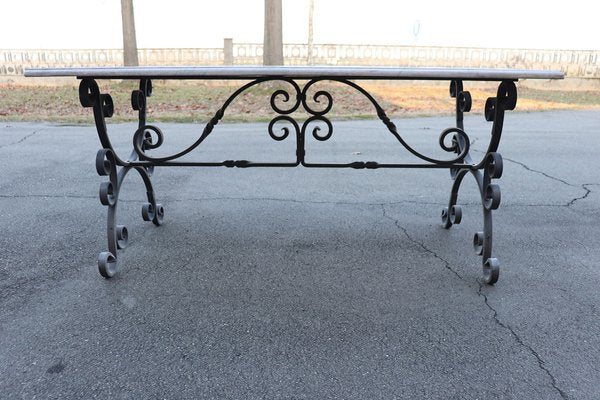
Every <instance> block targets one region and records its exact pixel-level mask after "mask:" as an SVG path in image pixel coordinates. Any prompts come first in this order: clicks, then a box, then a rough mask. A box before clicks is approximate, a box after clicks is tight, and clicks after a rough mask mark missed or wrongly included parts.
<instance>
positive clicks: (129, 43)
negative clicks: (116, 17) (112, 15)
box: [121, 0, 139, 66]
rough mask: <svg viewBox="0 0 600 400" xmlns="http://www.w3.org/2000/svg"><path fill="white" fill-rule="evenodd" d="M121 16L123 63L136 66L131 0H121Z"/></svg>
mask: <svg viewBox="0 0 600 400" xmlns="http://www.w3.org/2000/svg"><path fill="white" fill-rule="evenodd" d="M121 16H122V19H123V63H124V64H125V66H132V65H133V66H137V65H139V62H138V53H137V41H136V38H135V19H134V17H133V0H121Z"/></svg>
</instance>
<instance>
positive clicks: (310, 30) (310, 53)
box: [308, 0, 315, 65]
mask: <svg viewBox="0 0 600 400" xmlns="http://www.w3.org/2000/svg"><path fill="white" fill-rule="evenodd" d="M314 13H315V0H308V65H313V64H314V58H313V57H314V56H313V15H314Z"/></svg>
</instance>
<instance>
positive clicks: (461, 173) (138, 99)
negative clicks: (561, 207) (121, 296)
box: [79, 77, 517, 284]
mask: <svg viewBox="0 0 600 400" xmlns="http://www.w3.org/2000/svg"><path fill="white" fill-rule="evenodd" d="M268 81H279V82H285V83H286V84H288V85H291V87H292V88H293V91H292V93H290V92H289V91H286V90H283V89H278V90H275V91H274V92H273V93H272V95H271V99H270V104H271V108H272V109H273V110H274V111H275V112H276V113H277V114H278V116H277V117H275V118H273V120H271V122H270V123H269V125H268V134H269V135H270V136H271V138H273V139H274V140H277V141H280V140H284V139H286V138H287V137H288V136H289V135H290V133H292V132H291V130H290V128H289V127H287V126H286V127H282V128H281V130H280V131H279V132H276V130H275V129H274V128H275V125H276V124H278V123H282V122H283V123H287V124H289V125H291V126H292V128H293V131H294V132H293V133H294V134H295V139H296V160H295V161H294V162H289V163H265V162H251V161H248V160H225V161H222V162H188V161H176V160H177V159H178V158H180V157H183V156H184V155H186V154H188V153H190V152H191V151H192V150H194V149H195V148H196V147H198V146H199V145H200V144H201V143H202V142H203V141H204V140H205V139H206V138H207V137H208V136H209V135H210V134H211V132H212V131H213V129H214V127H215V125H216V124H218V123H219V121H220V120H221V119H222V118H223V116H224V115H225V111H226V110H227V108H228V106H229V105H230V104H231V103H232V101H233V100H234V99H235V98H236V97H237V96H238V95H240V94H241V93H243V92H244V91H246V90H247V89H249V88H251V87H253V86H255V85H258V84H260V83H263V82H268ZM321 81H334V82H339V83H342V84H344V85H347V86H349V87H351V88H353V89H354V90H357V91H358V92H360V93H361V94H363V95H364V96H365V97H366V98H367V99H368V100H369V101H370V102H371V104H372V105H373V107H374V109H375V111H376V114H377V117H378V118H379V119H380V120H381V121H382V122H383V124H384V125H385V127H386V128H387V129H388V131H389V132H390V133H391V134H392V135H393V136H394V137H395V138H396V139H397V140H398V142H399V143H400V144H401V145H402V146H403V147H404V148H405V149H406V150H408V151H409V152H410V153H411V154H413V155H414V156H415V157H417V158H419V159H421V160H422V161H424V163H420V164H416V163H415V164H389V163H387V164H384V163H377V162H375V161H368V162H364V161H355V162H351V163H309V162H307V161H306V160H305V154H306V150H305V139H306V136H307V130H308V129H309V126H310V125H311V124H312V125H315V126H314V127H313V129H312V131H311V133H312V136H313V137H314V138H315V139H316V140H319V141H325V140H328V139H329V138H330V137H331V136H332V134H333V125H332V123H331V122H330V120H329V119H328V118H327V116H326V115H327V113H328V112H329V111H330V110H331V107H332V105H333V98H332V96H331V94H330V93H328V92H327V91H324V90H319V91H316V92H315V93H314V95H313V96H312V101H313V102H314V103H315V105H317V106H321V107H320V109H319V110H317V109H315V108H314V105H313V106H311V105H309V104H308V99H309V96H308V94H307V93H308V90H309V88H311V87H312V86H313V85H314V84H316V83H318V82H321ZM151 94H152V83H151V80H150V79H147V78H142V79H140V85H139V89H138V90H134V91H133V92H132V94H131V106H132V108H133V109H134V110H137V111H138V113H139V117H138V120H139V123H138V129H137V130H136V132H135V133H134V135H133V151H132V153H131V155H130V156H129V158H128V159H126V160H123V159H121V158H119V156H118V155H117V154H116V152H115V151H114V149H113V147H112V144H111V141H110V139H109V136H108V132H107V127H106V121H105V119H106V118H110V117H111V116H112V115H113V111H114V106H113V101H112V99H111V97H110V95H108V94H102V93H100V90H99V87H98V84H97V83H96V81H95V80H94V79H93V78H83V79H82V81H81V84H80V87H79V98H80V101H81V105H82V106H83V107H92V108H93V111H94V120H95V124H96V128H97V131H98V136H99V138H100V142H101V144H102V149H101V150H99V151H98V154H97V157H96V170H97V171H98V174H100V175H103V176H108V181H107V182H103V183H102V184H101V185H100V201H101V203H102V204H103V205H105V206H107V207H108V217H107V238H108V251H105V252H102V253H100V255H99V257H98V268H99V271H100V274H101V275H102V276H104V277H105V278H110V277H112V276H113V275H114V274H115V273H116V271H117V262H118V254H117V253H118V250H119V249H123V248H124V247H125V246H126V245H127V239H128V232H127V228H126V227H125V226H123V225H117V206H118V201H119V192H120V189H121V186H122V184H123V180H124V179H125V177H126V175H127V173H128V172H129V171H130V170H132V169H133V170H135V171H137V172H138V173H139V175H140V176H141V178H142V180H143V182H144V185H145V186H146V192H147V203H145V204H143V206H142V217H143V219H144V220H145V221H152V222H153V223H154V224H155V225H157V226H158V225H161V223H162V220H163V216H164V208H163V206H162V205H161V204H160V203H157V202H156V198H155V195H154V190H153V188H152V181H151V175H152V172H153V169H154V167H157V166H201V167H218V166H223V167H239V168H249V167H296V166H300V165H301V166H305V167H316V168H355V169H363V168H366V169H377V168H442V169H449V170H450V174H451V178H452V179H453V185H452V188H451V191H450V199H449V202H448V207H447V208H444V209H443V210H442V224H443V226H444V228H447V229H448V228H450V227H451V226H452V225H456V224H459V223H460V222H461V219H462V210H461V207H460V206H459V205H457V204H456V202H457V198H458V192H459V190H460V186H461V183H462V182H463V178H464V177H465V175H467V174H469V173H470V174H472V175H473V177H474V178H475V181H476V182H477V185H478V187H479V192H480V196H481V203H482V209H483V231H480V232H476V233H475V235H474V237H473V246H474V249H475V253H476V254H477V255H479V256H481V257H482V265H483V280H484V281H485V282H486V283H488V284H494V283H495V282H496V281H497V280H498V276H499V271H500V263H499V262H498V259H497V258H494V257H492V236H493V231H492V211H493V210H495V209H497V208H498V206H499V205H500V187H499V186H498V185H497V184H496V183H493V181H492V180H493V179H498V178H500V177H501V175H502V157H501V156H500V154H499V153H497V149H498V145H499V142H500V137H501V135H502V126H503V122H504V112H505V111H506V110H513V109H514V108H515V105H516V101H517V90H516V87H515V84H514V82H513V80H502V81H500V83H499V86H498V90H497V95H496V97H491V98H488V99H487V101H486V104H485V119H486V120H487V121H491V122H493V125H492V132H491V138H490V142H489V145H488V148H487V151H486V152H485V155H484V157H483V158H482V159H481V161H479V162H477V163H475V162H474V161H473V159H472V158H471V155H470V153H469V146H470V141H469V137H468V136H467V134H466V133H465V131H464V124H463V114H464V113H465V112H468V111H470V109H471V95H470V93H469V92H468V91H465V90H463V81H462V80H458V79H454V80H452V81H451V84H450V95H451V96H452V97H453V98H455V99H456V126H455V127H451V128H448V129H446V130H444V131H443V132H442V133H441V134H440V137H439V145H440V146H441V148H442V149H443V150H445V151H447V152H450V153H455V156H454V157H453V158H451V159H448V160H439V159H436V158H432V157H428V156H426V155H424V154H422V153H420V152H418V151H416V150H415V149H413V148H412V147H411V146H410V145H409V144H408V143H407V142H405V141H404V139H403V138H402V137H401V136H400V134H399V133H398V130H397V128H396V125H395V124H394V123H393V122H392V121H391V120H390V119H389V118H388V116H387V115H386V113H385V111H384V110H383V109H382V107H381V106H380V105H379V104H378V103H377V101H376V100H375V99H374V98H373V97H372V96H371V95H370V94H369V93H368V92H367V91H366V90H365V89H363V88H362V87H360V86H359V85H357V84H356V83H354V82H353V81H351V80H349V79H347V78H344V77H323V78H313V79H309V80H308V82H307V83H306V84H305V85H304V86H303V87H301V86H300V85H299V84H298V83H297V81H296V80H295V79H293V78H285V77H265V78H257V79H254V80H252V81H251V82H250V83H247V84H245V85H244V86H242V87H241V88H240V89H238V90H237V91H235V92H234V93H233V94H232V95H231V96H230V97H229V98H228V99H227V100H226V101H225V103H224V104H223V106H222V107H221V108H220V109H219V110H218V111H217V112H216V113H215V115H214V116H213V118H212V119H211V120H210V121H209V122H208V123H207V124H206V126H205V127H204V130H203V132H202V134H201V135H200V137H199V138H198V139H197V140H196V141H195V142H194V143H193V144H192V145H191V146H189V147H188V148H186V149H184V150H182V151H180V152H178V153H176V154H172V155H169V156H163V157H153V156H151V155H150V154H148V151H149V150H152V149H156V148H158V147H160V146H161V145H162V144H163V141H164V136H163V133H162V131H161V130H160V129H159V128H158V127H156V126H154V125H148V124H147V123H146V103H147V99H148V97H150V96H151ZM278 100H279V102H280V103H284V104H286V105H288V107H286V108H281V107H280V106H279V105H277V101H278ZM300 107H302V109H303V110H305V111H306V112H308V114H309V115H310V117H309V118H308V119H306V120H305V121H304V122H303V123H302V124H301V125H300V124H299V123H298V122H297V121H296V120H295V119H294V118H292V117H291V116H290V114H292V113H293V112H294V111H296V110H298V109H299V108H300ZM315 122H320V123H322V124H323V123H324V124H325V126H326V127H327V131H326V132H321V128H320V127H319V126H316V124H315Z"/></svg>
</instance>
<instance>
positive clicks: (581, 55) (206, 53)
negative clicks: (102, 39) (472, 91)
mask: <svg viewBox="0 0 600 400" xmlns="http://www.w3.org/2000/svg"><path fill="white" fill-rule="evenodd" d="M262 51H263V48H262V44H258V43H232V41H231V40H228V39H226V40H225V46H224V48H196V49H139V60H140V65H211V64H213V65H214V64H216V65H218V64H224V63H225V61H226V60H227V63H233V64H254V65H258V64H262ZM311 53H312V60H313V64H318V65H388V66H435V67H473V68H476V67H490V68H523V69H558V70H562V71H563V72H565V73H566V74H567V76H568V77H576V78H600V51H598V50H591V51H585V50H537V49H499V48H468V47H425V46H381V45H336V44H315V45H314V46H313V47H312V50H311ZM308 55H309V49H308V46H307V45H306V44H286V45H284V59H285V63H286V64H288V65H306V64H307V60H308ZM122 64H123V51H122V50H120V49H81V50H79V49H78V50H64V49H50V50H0V75H13V76H14V75H21V74H22V73H23V68H27V67H75V66H81V67H85V66H120V65H122Z"/></svg>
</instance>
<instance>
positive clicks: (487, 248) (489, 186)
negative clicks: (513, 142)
mask: <svg viewBox="0 0 600 400" xmlns="http://www.w3.org/2000/svg"><path fill="white" fill-rule="evenodd" d="M450 95H451V96H452V97H455V98H456V124H457V127H459V128H460V129H464V127H463V113H464V112H468V111H469V110H470V108H471V96H470V94H469V92H465V91H463V87H462V82H461V81H452V83H451V84H450ZM516 100H517V92H516V86H515V84H514V83H513V82H512V81H503V82H502V83H501V84H500V86H499V87H498V94H497V97H491V98H489V99H488V100H487V101H486V106H485V118H486V120H487V121H493V122H494V124H493V127H492V137H491V139H490V144H489V146H488V149H487V151H486V154H485V156H484V158H483V160H482V161H481V162H480V163H479V164H474V163H473V161H472V159H471V157H470V155H468V154H467V156H465V163H468V164H472V165H473V168H471V169H460V170H455V169H451V171H450V172H451V178H452V179H453V180H454V182H453V184H452V188H451V191H450V199H449V201H448V207H447V208H444V209H443V210H442V226H443V227H444V228H446V229H449V228H450V227H451V226H452V225H454V224H459V223H460V222H461V219H462V209H461V208H460V206H459V205H457V204H456V203H457V200H458V192H459V190H460V185H461V183H462V181H463V178H464V177H465V175H467V174H468V173H471V174H472V175H473V177H474V178H475V181H476V182H477V186H478V188H479V192H480V195H481V203H482V208H483V231H479V232H476V233H475V235H474V236H473V248H474V250H475V254H477V255H479V256H481V257H482V266H483V280H484V282H485V283H487V284H490V285H492V284H494V283H496V282H497V281H498V277H499V274H500V262H499V261H498V259H497V258H495V257H492V243H493V222H492V211H493V210H495V209H497V208H498V207H499V206H500V200H501V192H500V186H499V185H498V184H496V183H493V181H492V180H493V179H499V178H500V177H501V176H502V169H503V164H502V156H501V155H500V154H499V153H497V152H496V150H497V148H498V144H499V142H500V136H501V134H502V125H503V122H504V111H505V110H513V109H514V108H515V106H516ZM454 140H455V141H456V142H457V145H458V146H457V149H463V148H464V146H465V143H464V142H463V140H462V138H461V137H458V136H456V137H455V138H454Z"/></svg>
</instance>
